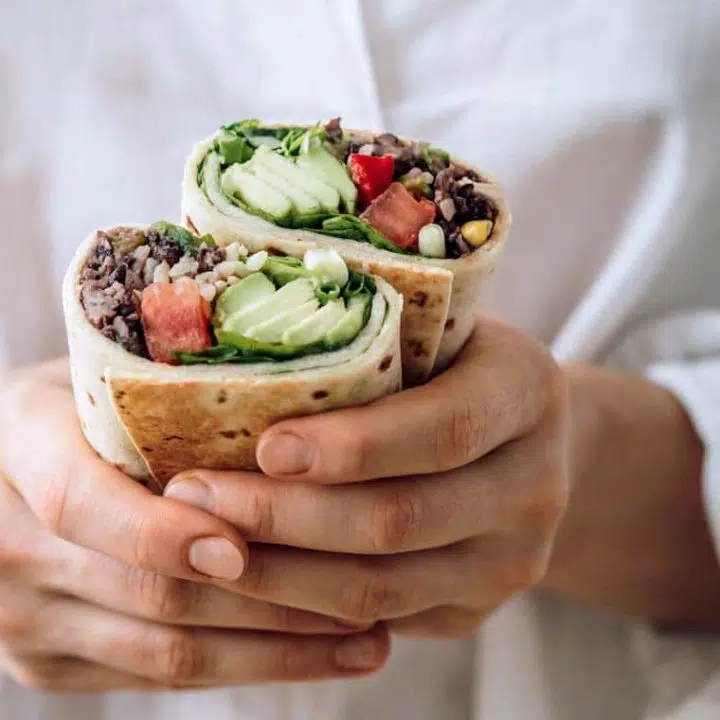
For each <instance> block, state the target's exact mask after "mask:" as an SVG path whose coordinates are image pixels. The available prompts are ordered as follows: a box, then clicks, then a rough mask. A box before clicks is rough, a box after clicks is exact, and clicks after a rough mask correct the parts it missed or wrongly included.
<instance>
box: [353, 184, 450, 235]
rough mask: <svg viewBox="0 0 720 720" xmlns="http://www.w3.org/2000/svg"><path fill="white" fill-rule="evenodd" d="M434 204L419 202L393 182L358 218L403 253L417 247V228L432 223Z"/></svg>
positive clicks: (402, 186)
mask: <svg viewBox="0 0 720 720" xmlns="http://www.w3.org/2000/svg"><path fill="white" fill-rule="evenodd" d="M435 210H436V208H435V203H434V202H432V200H427V199H425V198H423V199H422V200H420V201H419V202H418V201H417V200H416V199H415V198H414V197H413V196H412V195H411V194H410V193H409V192H408V191H407V190H406V189H405V186H404V185H402V183H399V182H394V183H393V184H392V185H390V187H389V188H388V189H387V190H386V191H385V192H384V193H383V194H382V195H380V196H379V197H377V198H376V199H375V200H374V201H373V202H372V203H371V204H370V206H369V207H368V208H367V209H366V210H365V212H363V213H362V215H361V216H360V217H361V218H362V219H363V220H365V222H367V223H368V224H369V225H372V226H373V227H374V228H375V229H376V230H377V231H378V232H379V233H381V234H382V235H384V236H385V237H386V238H387V239H388V240H390V241H391V242H394V243H395V244H396V245H398V246H400V247H401V248H403V249H406V248H409V247H411V246H412V245H414V244H415V243H417V239H418V234H419V232H420V228H422V227H424V226H425V225H428V224H429V223H431V222H433V220H434V219H435Z"/></svg>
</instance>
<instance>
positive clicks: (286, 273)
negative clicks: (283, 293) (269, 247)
mask: <svg viewBox="0 0 720 720" xmlns="http://www.w3.org/2000/svg"><path fill="white" fill-rule="evenodd" d="M263 272H264V273H265V274H266V275H267V276H268V277H270V278H272V281H273V282H274V283H275V284H276V285H278V286H279V287H282V286H283V285H287V284H288V283H289V282H291V281H293V280H297V279H298V278H307V279H308V280H310V279H311V278H312V275H311V274H310V272H309V271H308V269H307V268H306V267H305V266H304V265H303V264H302V262H301V261H300V260H297V259H296V258H293V257H273V256H272V255H271V256H270V257H268V259H267V260H266V261H265V264H264V265H263Z"/></svg>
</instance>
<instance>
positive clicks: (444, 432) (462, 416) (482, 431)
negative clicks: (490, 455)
mask: <svg viewBox="0 0 720 720" xmlns="http://www.w3.org/2000/svg"><path fill="white" fill-rule="evenodd" d="M488 422H489V418H488V405H487V402H485V401H482V400H480V401H478V402H475V401H474V400H473V398H471V397H466V398H461V399H459V400H458V401H457V402H454V403H453V404H451V405H449V406H448V407H447V408H446V409H445V410H444V411H441V414H440V418H439V422H438V423H437V425H436V428H437V431H436V432H437V435H436V438H435V442H436V450H435V455H436V460H437V466H438V469H449V468H451V467H459V466H460V465H467V464H468V463H469V462H472V461H473V460H475V459H476V456H477V455H478V451H479V448H481V447H482V446H483V444H484V439H485V437H486V436H487V433H488Z"/></svg>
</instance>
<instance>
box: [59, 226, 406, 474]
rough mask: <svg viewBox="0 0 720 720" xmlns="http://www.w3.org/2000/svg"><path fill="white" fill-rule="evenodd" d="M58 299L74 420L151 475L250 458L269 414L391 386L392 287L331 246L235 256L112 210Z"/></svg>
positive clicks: (395, 336)
mask: <svg viewBox="0 0 720 720" xmlns="http://www.w3.org/2000/svg"><path fill="white" fill-rule="evenodd" d="M63 302H64V310H65V317H66V324H67V330H68V339H69V347H70V361H71V369H72V379H73V387H74V392H75V399H76V403H77V407H78V412H79V416H80V420H81V424H82V428H83V431H84V433H85V436H86V437H87V439H88V441H89V442H90V444H91V445H92V446H93V447H94V448H95V450H96V451H97V452H98V453H99V454H100V456H101V457H102V458H103V459H105V460H106V461H107V462H110V463H113V464H115V465H116V466H117V467H118V468H120V469H121V470H122V471H123V472H125V473H127V474H128V475H130V476H132V477H134V478H136V479H138V480H141V481H146V482H148V483H153V484H155V485H156V486H157V487H159V488H161V487H163V486H164V485H165V484H166V483H167V482H168V480H170V478H172V477H173V475H175V474H176V473H178V472H181V471H183V470H187V469H191V468H211V469H218V470H242V469H247V470H250V469H255V468H256V467H257V465H256V461H255V447H256V445H257V441H258V438H259V436H260V435H261V434H262V432H263V431H264V430H266V429H267V428H268V427H269V426H270V425H272V424H273V423H275V422H277V421H279V420H281V419H283V418H287V417H292V416H298V415H307V414H311V413H316V412H322V411H326V410H331V409H335V408H341V407H347V406H351V405H360V404H364V403H368V402H371V401H373V400H376V399H378V398H381V397H383V396H385V395H388V394H390V393H392V392H395V391H397V390H399V389H400V386H401V363H400V348H399V332H400V315H401V311H402V297H401V296H400V295H398V293H397V292H395V291H394V290H393V289H392V288H391V287H390V286H389V285H388V284H387V283H385V282H384V281H383V280H382V279H379V278H378V279H373V278H371V277H369V276H366V275H363V274H360V273H356V272H353V271H351V270H349V269H348V268H347V266H346V265H345V263H344V261H343V260H342V258H340V257H339V256H338V255H337V253H332V252H323V251H317V250H315V251H314V253H310V254H307V255H306V257H305V258H304V262H301V261H299V260H296V259H294V258H288V257H283V258H280V257H269V256H268V254H267V253H265V252H260V253H255V254H250V255H249V256H248V253H247V251H246V249H245V248H244V247H242V246H240V245H237V244H235V245H233V244H230V245H228V246H226V247H224V248H220V247H217V246H216V244H215V241H214V239H213V238H212V237H211V236H209V235H205V236H203V237H202V238H200V237H197V236H194V235H193V234H191V233H190V232H188V231H187V230H185V229H183V228H181V227H177V226H174V225H170V224H168V223H157V224H156V225H154V226H151V227H144V226H129V225H125V226H118V227H114V228H110V229H108V230H104V231H103V230H101V231H97V232H95V233H93V234H92V235H91V236H90V237H88V238H87V240H86V241H85V242H84V243H83V244H82V246H81V247H80V248H79V250H78V251H77V253H76V255H75V257H74V259H73V261H72V263H71V265H70V268H69V269H68V272H67V274H66V277H65V282H64V287H63Z"/></svg>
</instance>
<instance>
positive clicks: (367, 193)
mask: <svg viewBox="0 0 720 720" xmlns="http://www.w3.org/2000/svg"><path fill="white" fill-rule="evenodd" d="M349 166H350V175H351V176H352V181H353V182H354V183H355V185H356V187H357V189H358V195H359V196H360V202H361V204H362V205H363V206H367V205H369V204H370V203H371V202H372V201H373V200H374V199H375V198H376V197H377V196H378V195H380V193H382V192H384V191H385V190H387V188H388V187H389V186H390V183H391V182H392V180H393V174H394V173H395V158H394V157H393V156H392V155H361V154H360V153H351V155H350V159H349Z"/></svg>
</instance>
